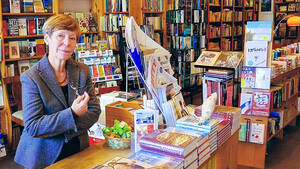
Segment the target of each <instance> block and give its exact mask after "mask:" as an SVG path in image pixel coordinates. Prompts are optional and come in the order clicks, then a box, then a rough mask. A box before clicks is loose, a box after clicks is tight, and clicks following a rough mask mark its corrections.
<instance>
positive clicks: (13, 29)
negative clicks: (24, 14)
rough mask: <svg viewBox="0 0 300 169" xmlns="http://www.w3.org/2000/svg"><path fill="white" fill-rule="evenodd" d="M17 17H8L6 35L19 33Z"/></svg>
mask: <svg viewBox="0 0 300 169" xmlns="http://www.w3.org/2000/svg"><path fill="white" fill-rule="evenodd" d="M18 25H19V24H18V19H15V18H12V19H8V35H9V36H18V35H19V26H18Z"/></svg>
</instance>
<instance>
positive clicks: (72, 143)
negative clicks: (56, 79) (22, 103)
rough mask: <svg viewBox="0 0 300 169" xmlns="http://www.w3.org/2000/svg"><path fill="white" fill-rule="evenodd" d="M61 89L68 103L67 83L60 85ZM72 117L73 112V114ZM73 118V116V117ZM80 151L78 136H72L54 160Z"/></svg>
mask: <svg viewBox="0 0 300 169" xmlns="http://www.w3.org/2000/svg"><path fill="white" fill-rule="evenodd" d="M61 89H62V91H63V93H64V95H65V98H66V100H67V104H68V85H65V86H61ZM73 117H74V114H73ZM74 119H75V117H74ZM79 151H80V141H79V138H78V137H73V138H72V139H71V140H69V141H68V142H67V143H64V145H63V148H62V150H61V152H60V154H59V156H58V158H57V159H56V161H59V160H62V159H64V158H66V157H69V156H71V155H73V154H76V153H78V152H79Z"/></svg>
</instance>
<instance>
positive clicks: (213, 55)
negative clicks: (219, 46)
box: [195, 51, 220, 66]
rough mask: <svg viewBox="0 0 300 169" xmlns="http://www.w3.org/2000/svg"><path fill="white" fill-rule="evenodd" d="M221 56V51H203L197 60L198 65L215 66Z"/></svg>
mask: <svg viewBox="0 0 300 169" xmlns="http://www.w3.org/2000/svg"><path fill="white" fill-rule="evenodd" d="M219 56H220V52H212V51H203V52H202V53H201V55H200V56H199V58H198V59H197V61H196V63H195V64H196V65H204V66H213V65H214V64H215V62H216V61H217V59H218V57H219Z"/></svg>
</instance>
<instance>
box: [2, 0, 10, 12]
mask: <svg viewBox="0 0 300 169" xmlns="http://www.w3.org/2000/svg"><path fill="white" fill-rule="evenodd" d="M1 3H2V13H10V0H2V1H1Z"/></svg>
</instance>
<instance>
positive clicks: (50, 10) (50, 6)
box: [43, 0, 53, 13]
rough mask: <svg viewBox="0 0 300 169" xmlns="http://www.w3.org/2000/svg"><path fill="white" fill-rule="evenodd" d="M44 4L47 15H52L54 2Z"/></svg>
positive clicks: (45, 0)
mask: <svg viewBox="0 0 300 169" xmlns="http://www.w3.org/2000/svg"><path fill="white" fill-rule="evenodd" d="M43 2H44V9H45V12H46V13H52V12H53V9H52V0H43Z"/></svg>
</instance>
